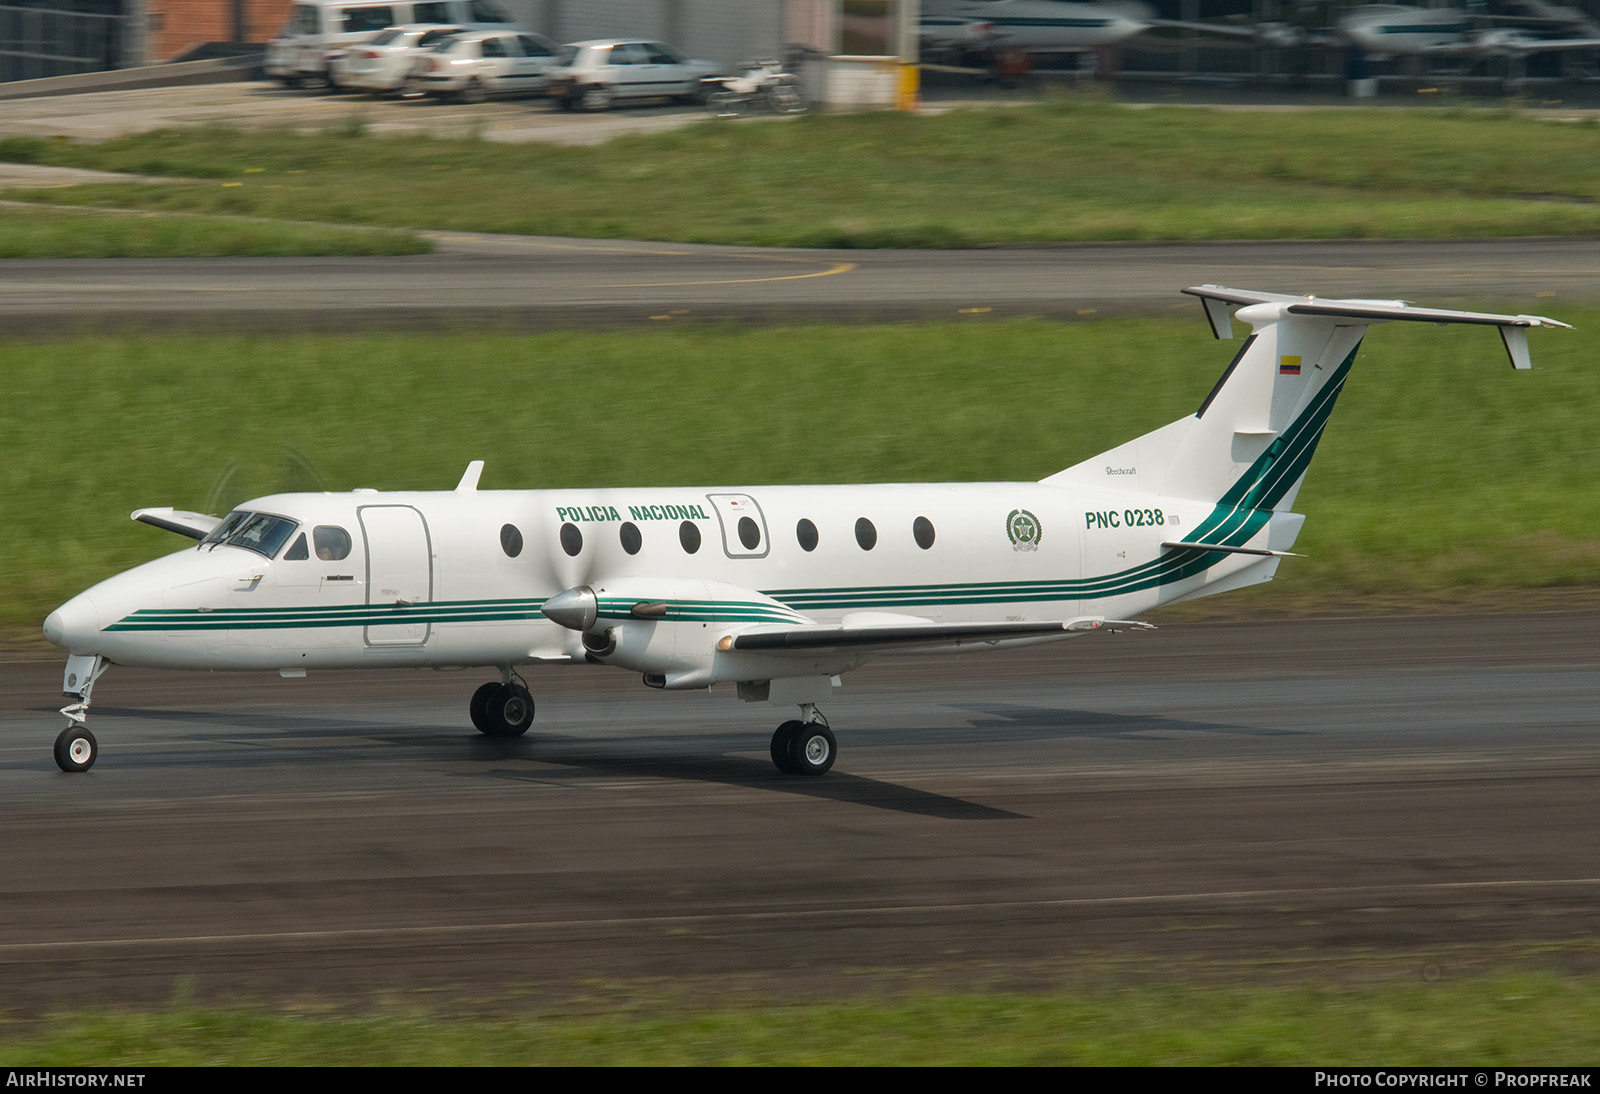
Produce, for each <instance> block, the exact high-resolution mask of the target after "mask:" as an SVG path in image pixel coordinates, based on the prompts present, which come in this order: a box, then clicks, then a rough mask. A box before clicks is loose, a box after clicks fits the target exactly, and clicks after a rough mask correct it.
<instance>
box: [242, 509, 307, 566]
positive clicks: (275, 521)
mask: <svg viewBox="0 0 1600 1094" xmlns="http://www.w3.org/2000/svg"><path fill="white" fill-rule="evenodd" d="M298 527H300V524H299V522H298V521H293V520H290V519H289V518H288V517H275V516H273V515H272V514H271V513H253V514H251V516H250V519H249V520H247V521H245V522H244V523H243V524H241V525H240V526H239V530H238V531H237V532H235V533H233V535H231V536H229V537H228V546H230V547H243V548H244V549H245V550H247V551H254V552H255V553H256V554H258V555H265V556H266V557H267V558H272V557H273V556H274V555H276V554H277V553H278V549H279V548H280V547H282V546H283V545H284V542H285V541H286V540H288V538H289V537H290V536H292V535H293V534H294V530H295V529H296V528H298Z"/></svg>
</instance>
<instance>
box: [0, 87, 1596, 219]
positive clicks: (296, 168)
mask: <svg viewBox="0 0 1600 1094" xmlns="http://www.w3.org/2000/svg"><path fill="white" fill-rule="evenodd" d="M359 130H360V127H359V126H350V127H346V130H345V131H343V132H329V133H323V134H294V133H290V132H282V131H250V132H236V131H228V130H206V129H184V130H171V131H165V132H158V133H149V134H143V135H140V136H133V137H127V138H123V139H119V140H114V141H107V142H104V143H100V144H77V145H71V144H58V143H52V142H46V141H41V140H32V139H27V138H14V139H11V140H8V141H0V159H12V160H31V161H35V162H41V163H52V164H59V165H64V166H74V167H90V168H98V169H101V170H110V171H131V172H137V173H139V174H143V175H158V176H171V177H173V178H174V180H175V181H172V182H166V183H160V184H154V185H145V184H119V185H111V186H93V187H89V186H82V187H77V188H74V189H71V190H60V189H57V190H48V191H32V192H28V193H27V194H26V195H24V194H23V193H22V192H20V191H11V192H10V195H9V196H13V197H21V196H26V197H28V198H29V199H30V200H36V201H42V202H51V201H56V202H69V203H86V204H101V205H114V206H121V207H127V208H142V209H163V210H170V211H182V212H192V213H231V214H247V215H252V216H260V217H272V218H285V219H294V220H304V219H313V220H323V221H330V222H336V223H349V224H366V225H383V226H390V227H403V228H449V229H457V230H471V231H484V232H510V233H523V234H543V235H569V236H587V237H620V238H630V239H660V240H679V241H693V242H705V243H737V244H767V245H782V246H801V247H820V246H838V247H884V246H906V247H971V246H981V245H984V244H991V243H1036V242H1051V241H1065V240H1157V239H1161V240H1172V239H1276V238H1317V237H1457V236H1516V235H1592V234H1595V233H1597V232H1600V204H1597V203H1596V200H1597V198H1600V175H1597V174H1596V172H1595V171H1594V166H1593V165H1594V164H1595V163H1596V162H1597V161H1600V127H1597V126H1595V125H1592V124H1587V123H1585V124H1572V123H1558V122H1552V121H1549V120H1541V119H1538V118H1535V117H1533V116H1530V115H1525V114H1518V113H1515V112H1511V111H1477V110H1459V109H1457V110H1427V109H1416V110H1404V111H1400V110H1392V109H1391V110H1382V109H1374V110H1329V111H1309V112H1298V113H1295V114H1294V115H1292V116H1284V115H1276V114H1239V113H1227V112H1221V111H1211V110H1204V109H1182V108H1157V109H1132V108H1127V107H1121V106H1117V105H1115V104H1110V103H1104V102H1095V101H1086V102H1080V101H1070V100H1069V101H1062V102H1053V103H1045V104H1040V105H1035V106H1026V107H1022V106H1018V107H999V108H986V109H970V110H957V111H952V112H950V113H946V114H942V115H938V116H930V117H907V116H901V115H896V114H864V115H853V116H828V115H810V116H806V117H803V118H798V119H794V120H792V121H790V122H787V123H784V124H775V123H771V122H768V121H763V120H754V121H752V122H750V123H743V124H718V123H716V122H714V121H713V120H711V119H707V120H706V121H705V122H704V123H703V124H698V125H691V126H687V127H684V128H680V129H677V130H674V131H671V132H665V133H656V134H651V135H645V136H634V137H625V138H619V139H617V140H614V141H611V142H608V143H607V144H605V145H604V146H600V147H562V146H552V145H535V144H527V145H505V144H493V143H488V142H485V141H482V140H440V139H431V138H424V137H419V136H416V135H407V136H395V137H380V136H371V135H358V134H359ZM1508 150H1512V151H1513V153H1514V154H1508ZM177 180H185V181H177ZM193 180H198V181H193Z"/></svg>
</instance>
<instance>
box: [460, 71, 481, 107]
mask: <svg viewBox="0 0 1600 1094" xmlns="http://www.w3.org/2000/svg"><path fill="white" fill-rule="evenodd" d="M488 97H489V93H488V92H487V91H485V90H484V87H483V81H481V80H479V79H478V78H477V77H476V76H474V77H472V78H471V79H470V80H468V81H467V82H466V83H464V84H462V85H461V90H460V91H457V92H456V100H457V101H458V102H463V103H481V102H483V101H484V100H485V99H487V98H488Z"/></svg>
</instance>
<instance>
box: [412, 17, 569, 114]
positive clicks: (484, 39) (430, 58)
mask: <svg viewBox="0 0 1600 1094" xmlns="http://www.w3.org/2000/svg"><path fill="white" fill-rule="evenodd" d="M560 48H561V47H560V46H558V45H556V44H555V43H554V42H552V41H551V40H550V39H548V38H545V37H542V36H540V35H537V34H518V33H513V32H511V31H499V30H471V31H463V32H461V33H460V34H452V35H450V36H448V37H446V38H441V39H439V41H438V42H437V43H435V44H434V46H433V48H432V49H431V50H430V51H428V52H427V53H426V54H424V55H423V61H422V67H421V68H420V70H419V73H418V74H419V76H420V77H421V84H422V90H423V91H425V92H427V93H428V94H430V95H437V96H439V97H440V98H453V99H457V100H459V101H461V102H464V103H481V102H483V100H485V99H487V98H489V97H490V96H491V95H494V96H500V95H529V94H533V93H534V92H538V91H543V90H544V89H545V84H546V82H547V80H548V76H547V75H546V73H547V71H548V70H549V68H550V67H551V64H552V62H553V60H554V57H555V54H556V51H557V50H558V49H560Z"/></svg>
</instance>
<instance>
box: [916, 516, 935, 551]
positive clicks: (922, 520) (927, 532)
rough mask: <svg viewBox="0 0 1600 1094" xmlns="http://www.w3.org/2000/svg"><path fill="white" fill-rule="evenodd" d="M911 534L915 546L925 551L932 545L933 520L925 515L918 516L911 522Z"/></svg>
mask: <svg viewBox="0 0 1600 1094" xmlns="http://www.w3.org/2000/svg"><path fill="white" fill-rule="evenodd" d="M911 536H912V538H913V539H915V540H916V541H917V546H918V547H921V548H922V549H923V550H924V551H926V550H927V549H928V548H929V547H932V546H933V521H931V520H929V519H928V518H927V517H918V518H917V519H916V520H914V521H912V522H911Z"/></svg>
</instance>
